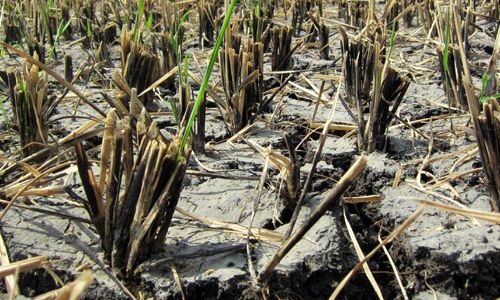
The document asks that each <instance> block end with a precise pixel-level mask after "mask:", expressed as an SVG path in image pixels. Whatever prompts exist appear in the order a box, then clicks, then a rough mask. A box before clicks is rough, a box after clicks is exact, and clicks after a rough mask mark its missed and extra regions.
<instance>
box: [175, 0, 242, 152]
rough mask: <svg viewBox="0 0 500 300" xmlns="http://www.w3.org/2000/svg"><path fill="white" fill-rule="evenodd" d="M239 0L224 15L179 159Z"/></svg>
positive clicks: (186, 130)
mask: <svg viewBox="0 0 500 300" xmlns="http://www.w3.org/2000/svg"><path fill="white" fill-rule="evenodd" d="M236 2H238V1H237V0H231V4H230V5H229V8H228V10H227V12H226V16H225V17H224V22H223V23H222V27H221V29H220V31H219V35H218V36H217V41H216V42H215V46H214V49H213V50H212V54H211V55H210V61H209V62H208V67H207V70H206V71H205V76H203V81H202V82H201V86H200V90H199V91H198V96H197V97H196V101H195V103H194V106H193V110H192V111H191V114H190V115H189V120H188V122H187V125H186V128H185V129H184V133H183V134H182V139H181V145H180V147H179V151H177V159H180V158H181V156H182V154H183V153H184V148H185V147H186V143H187V140H188V139H189V135H190V134H191V128H193V124H194V121H195V119H196V116H197V114H198V109H199V108H200V105H201V102H202V101H203V98H204V95H205V91H206V90H207V86H208V80H209V79H210V75H211V74H212V70H213V68H214V65H215V61H216V60H217V57H218V55H219V49H220V46H221V45H222V39H223V38H224V35H225V32H226V29H227V27H228V25H229V21H230V20H231V16H232V15H233V11H234V7H235V6H236Z"/></svg>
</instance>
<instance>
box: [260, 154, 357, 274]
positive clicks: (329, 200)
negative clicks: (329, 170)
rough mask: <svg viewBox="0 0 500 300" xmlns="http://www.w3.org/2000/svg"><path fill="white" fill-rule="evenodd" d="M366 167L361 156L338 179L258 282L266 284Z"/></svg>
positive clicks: (279, 251)
mask: <svg viewBox="0 0 500 300" xmlns="http://www.w3.org/2000/svg"><path fill="white" fill-rule="evenodd" d="M366 165H367V160H366V158H365V157H364V156H361V157H360V158H358V160H356V162H355V163H354V164H353V165H352V166H351V167H350V168H349V170H347V172H346V173H345V174H344V176H342V178H340V180H339V181H338V183H337V184H336V185H335V187H334V188H333V189H332V190H331V191H330V192H329V193H328V194H327V195H326V197H325V199H323V201H322V202H321V203H320V204H319V205H318V207H317V208H316V210H315V211H314V212H313V213H312V214H311V216H310V217H309V219H307V220H306V221H305V222H304V224H303V225H302V227H301V228H300V229H299V230H298V231H296V232H295V233H294V234H292V235H291V236H290V238H289V239H287V240H286V241H285V242H284V243H283V244H282V245H281V247H280V248H279V249H278V251H277V252H276V253H275V254H274V256H273V257H272V258H271V260H270V261H268V262H267V264H266V266H265V267H264V270H263V271H262V272H261V273H260V274H259V277H258V281H259V282H261V283H264V284H265V283H266V282H267V281H268V280H269V277H270V276H271V273H272V271H273V270H274V268H275V267H276V266H277V265H278V264H279V263H280V261H281V260H282V259H283V257H285V255H287V253H288V252H289V251H290V250H291V249H292V248H293V247H294V246H295V245H296V244H297V243H298V242H299V241H300V240H301V239H302V238H303V237H304V235H305V234H306V233H307V232H308V231H309V229H311V228H312V227H313V226H314V224H316V222H317V221H318V220H319V219H320V218H321V217H322V216H323V215H324V214H325V212H326V211H327V210H328V208H329V207H331V206H332V205H333V204H334V203H335V202H336V201H338V200H339V199H340V197H341V196H342V194H343V193H344V192H345V191H346V190H347V188H349V186H350V185H351V184H352V183H353V182H354V180H356V178H357V177H358V176H359V174H361V172H362V171H363V170H364V169H365V167H366Z"/></svg>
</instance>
